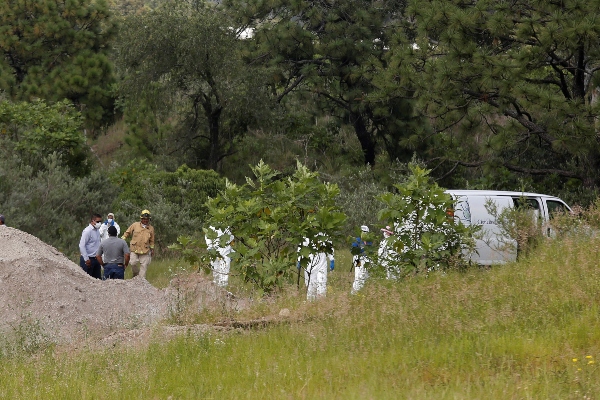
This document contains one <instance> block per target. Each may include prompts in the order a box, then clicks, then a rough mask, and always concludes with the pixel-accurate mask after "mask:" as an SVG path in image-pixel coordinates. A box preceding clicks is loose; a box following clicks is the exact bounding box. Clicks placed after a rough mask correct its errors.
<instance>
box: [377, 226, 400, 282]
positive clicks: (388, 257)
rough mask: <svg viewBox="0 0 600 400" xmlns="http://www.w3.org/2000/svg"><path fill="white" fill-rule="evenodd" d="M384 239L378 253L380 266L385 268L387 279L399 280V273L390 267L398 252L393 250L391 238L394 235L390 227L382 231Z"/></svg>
mask: <svg viewBox="0 0 600 400" xmlns="http://www.w3.org/2000/svg"><path fill="white" fill-rule="evenodd" d="M381 233H382V234H383V239H382V240H381V242H380V243H379V250H378V251H377V258H378V259H379V264H380V265H381V266H382V267H383V268H385V272H386V275H387V279H397V278H398V273H397V271H396V268H394V266H393V265H390V261H393V260H394V258H395V255H396V252H395V251H394V250H393V249H392V246H391V243H390V239H389V237H390V236H392V235H393V234H394V232H393V231H392V230H391V228H390V227H389V226H386V227H385V228H382V229H381Z"/></svg>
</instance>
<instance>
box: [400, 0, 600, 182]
mask: <svg viewBox="0 0 600 400" xmlns="http://www.w3.org/2000/svg"><path fill="white" fill-rule="evenodd" d="M599 7H600V2H598V1H583V0H566V1H560V2H546V1H532V0H519V1H511V2H505V1H491V0H478V1H474V2H469V3H465V2H462V1H454V0H443V1H440V0H430V1H426V2H423V1H419V2H416V1H414V2H413V3H412V4H411V6H410V8H409V15H410V16H411V18H413V20H414V22H415V24H416V27H417V30H418V33H419V34H418V36H417V39H416V40H415V46H414V48H415V49H414V53H413V55H414V56H415V59H414V60H413V66H414V71H415V74H414V78H415V79H414V82H415V86H416V87H418V90H417V91H416V96H417V97H418V98H419V102H420V109H421V110H422V111H423V112H424V113H426V114H427V115H428V116H429V117H431V120H432V121H434V128H435V132H438V133H441V134H442V135H440V136H439V139H440V141H439V142H438V143H439V145H440V146H441V147H440V151H439V152H438V154H440V158H439V159H438V161H440V160H441V161H445V162H446V166H445V171H448V172H449V171H450V170H453V169H454V168H455V167H457V166H466V167H483V166H487V167H488V169H487V170H486V175H487V176H488V178H490V179H489V181H488V182H489V183H491V182H492V181H493V180H494V178H493V177H494V176H495V177H496V178H500V177H501V175H502V174H503V173H504V172H505V171H509V172H512V173H518V174H523V175H525V176H531V177H541V178H544V179H545V182H546V185H548V184H550V180H549V179H555V180H556V179H558V180H559V181H561V182H563V183H562V184H561V185H564V184H565V182H567V181H569V180H578V181H579V182H581V183H582V184H583V185H584V186H585V187H588V188H590V187H598V185H599V184H600V180H599V178H598V173H597V172H598V170H599V168H600V148H599V145H598V113H599V111H600V109H599V107H598V101H597V100H598V82H599V81H598V78H599V75H598V68H599V67H600V58H599V57H600V53H599V50H600V41H599V40H598V39H599V34H600V19H599V14H598V9H599ZM401 57H404V55H401ZM490 167H491V168H490ZM552 177H555V178H552ZM538 180H539V179H538ZM497 181H500V182H503V181H504V180H503V179H498V180H497ZM514 183H515V182H514V181H513V182H512V184H513V185H514Z"/></svg>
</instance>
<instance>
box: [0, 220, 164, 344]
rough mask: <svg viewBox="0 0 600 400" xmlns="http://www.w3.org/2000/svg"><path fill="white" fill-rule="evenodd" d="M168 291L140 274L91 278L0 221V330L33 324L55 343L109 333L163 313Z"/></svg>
mask: <svg viewBox="0 0 600 400" xmlns="http://www.w3.org/2000/svg"><path fill="white" fill-rule="evenodd" d="M167 297H168V296H167V294H166V292H165V291H162V290H158V289H156V288H155V287H153V286H152V285H150V284H149V283H148V282H147V281H146V280H144V279H140V278H135V279H131V280H125V281H121V280H108V281H100V280H97V279H94V278H92V277H90V276H89V275H87V274H86V273H85V272H83V270H82V269H81V268H80V267H79V265H77V264H75V263H73V262H72V261H71V260H69V259H68V258H66V257H65V256H64V255H63V254H62V253H60V252H59V251H58V250H56V249H55V248H54V247H52V246H50V245H48V244H46V243H44V242H42V241H41V240H39V239H38V238H36V237H34V236H32V235H30V234H28V233H25V232H23V231H20V230H18V229H14V228H9V227H0V334H6V333H10V332H15V331H17V330H21V331H22V330H23V329H24V328H23V327H24V325H27V324H35V325H36V326H39V328H40V329H42V330H43V332H44V334H45V335H48V337H49V340H51V341H52V342H57V343H61V342H62V343H64V342H69V341H72V340H74V339H77V338H82V337H88V336H92V337H98V336H102V335H108V334H110V332H114V331H116V330H118V329H123V328H125V329H135V328H138V327H140V326H146V325H148V324H150V323H152V322H154V321H157V320H159V319H161V318H164V317H165V316H166V315H167V309H168V306H167V303H168V300H167ZM25 330H26V329H25Z"/></svg>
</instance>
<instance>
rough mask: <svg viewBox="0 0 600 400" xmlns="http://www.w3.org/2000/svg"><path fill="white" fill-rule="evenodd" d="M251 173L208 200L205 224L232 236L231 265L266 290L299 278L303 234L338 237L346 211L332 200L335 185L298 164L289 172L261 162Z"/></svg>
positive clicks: (305, 249) (304, 250)
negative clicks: (274, 168) (280, 172)
mask: <svg viewBox="0 0 600 400" xmlns="http://www.w3.org/2000/svg"><path fill="white" fill-rule="evenodd" d="M252 172H253V174H254V179H252V178H246V184H245V185H241V186H238V185H236V184H233V183H228V184H227V186H226V188H225V190H223V191H221V192H220V193H219V195H218V196H217V197H216V198H214V199H211V200H209V202H208V208H209V212H210V219H209V221H208V224H210V225H211V226H214V227H215V228H218V229H221V230H222V231H225V230H226V229H228V228H229V229H230V231H231V232H232V233H233V235H234V236H235V245H234V250H235V252H234V253H232V254H230V256H231V258H232V269H233V270H237V271H239V273H240V274H241V275H242V276H243V277H244V279H245V280H246V281H249V282H252V283H253V284H254V285H255V286H256V287H257V288H258V289H259V291H262V292H263V293H270V292H273V291H275V290H276V289H277V288H278V287H280V286H281V285H282V284H283V283H284V282H286V281H289V280H290V279H291V277H293V276H295V277H296V278H297V279H296V282H297V283H299V279H300V269H297V268H296V260H297V258H298V246H300V248H299V254H300V255H301V256H303V257H302V260H303V261H302V262H301V265H302V266H303V267H306V262H307V256H308V254H309V253H310V252H311V249H310V248H309V247H308V246H304V245H302V243H303V242H304V238H314V237H316V236H317V235H318V234H319V233H323V234H324V235H325V236H326V237H328V238H330V239H333V238H335V237H338V236H339V235H340V229H341V227H342V226H343V224H344V222H345V220H346V216H345V215H344V213H342V212H340V209H339V207H338V206H337V205H336V204H335V197H336V196H337V195H338V193H339V190H338V188H337V186H336V185H333V184H329V183H322V182H320V181H319V176H318V174H317V173H315V172H311V171H309V170H308V168H306V167H305V166H303V165H302V164H301V163H298V164H297V169H296V171H295V172H294V174H293V175H292V176H288V177H282V176H281V175H280V174H279V173H278V172H277V171H275V170H272V169H271V168H270V167H269V166H268V165H267V164H265V163H263V162H262V161H261V162H260V163H258V165H257V166H255V167H253V168H252ZM205 232H207V233H208V232H209V229H206V228H205ZM212 238H213V239H214V237H212ZM327 246H328V247H329V248H326V249H322V250H324V251H326V252H329V253H331V252H332V248H331V247H332V244H331V242H328V243H327Z"/></svg>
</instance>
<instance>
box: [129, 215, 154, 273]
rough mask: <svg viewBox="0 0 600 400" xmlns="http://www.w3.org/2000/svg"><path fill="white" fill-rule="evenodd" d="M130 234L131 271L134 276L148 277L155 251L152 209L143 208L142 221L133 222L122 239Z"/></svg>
mask: <svg viewBox="0 0 600 400" xmlns="http://www.w3.org/2000/svg"><path fill="white" fill-rule="evenodd" d="M130 236H131V241H130V248H131V260H130V262H129V265H131V272H132V273H133V277H134V278H135V277H136V276H138V275H139V276H140V277H142V278H144V279H146V271H147V270H148V265H149V264H150V262H151V261H152V255H153V253H154V227H153V226H152V225H150V211H148V210H143V211H142V212H141V214H140V222H134V223H133V224H131V225H130V226H129V228H127V230H126V231H125V233H124V234H123V236H121V239H127V238H128V237H130Z"/></svg>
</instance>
